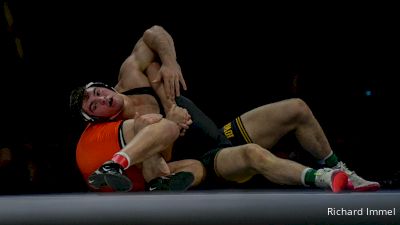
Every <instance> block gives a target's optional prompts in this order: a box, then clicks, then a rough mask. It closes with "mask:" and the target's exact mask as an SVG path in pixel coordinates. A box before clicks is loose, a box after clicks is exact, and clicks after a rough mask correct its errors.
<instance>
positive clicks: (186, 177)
mask: <svg viewBox="0 0 400 225" xmlns="http://www.w3.org/2000/svg"><path fill="white" fill-rule="evenodd" d="M171 179H172V180H171V191H186V190H187V189H189V188H190V187H191V186H192V183H193V181H194V176H193V174H192V173H189V172H179V173H176V175H175V176H174V177H172V178H171Z"/></svg>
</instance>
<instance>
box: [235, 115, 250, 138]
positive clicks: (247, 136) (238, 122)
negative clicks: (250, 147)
mask: <svg viewBox="0 0 400 225" xmlns="http://www.w3.org/2000/svg"><path fill="white" fill-rule="evenodd" d="M235 120H236V124H237V125H238V127H239V131H240V133H241V134H242V136H243V138H244V140H245V141H246V142H247V143H252V141H251V138H250V137H249V135H248V134H247V132H246V129H245V128H244V126H243V123H242V120H241V119H240V117H237V118H236V119H235Z"/></svg>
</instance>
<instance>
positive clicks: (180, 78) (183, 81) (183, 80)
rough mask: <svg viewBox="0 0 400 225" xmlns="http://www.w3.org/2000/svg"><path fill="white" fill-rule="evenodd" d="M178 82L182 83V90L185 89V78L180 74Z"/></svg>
mask: <svg viewBox="0 0 400 225" xmlns="http://www.w3.org/2000/svg"><path fill="white" fill-rule="evenodd" d="M179 82H180V83H181V84H182V87H183V90H185V91H186V90H187V87H186V82H185V79H183V76H182V74H180V75H179Z"/></svg>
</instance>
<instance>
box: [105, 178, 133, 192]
mask: <svg viewBox="0 0 400 225" xmlns="http://www.w3.org/2000/svg"><path fill="white" fill-rule="evenodd" d="M104 180H105V182H106V184H107V185H108V186H109V187H111V189H112V190H113V191H118V192H128V191H130V190H132V187H133V185H132V181H131V180H130V179H129V178H128V177H125V176H123V175H113V174H105V175H104Z"/></svg>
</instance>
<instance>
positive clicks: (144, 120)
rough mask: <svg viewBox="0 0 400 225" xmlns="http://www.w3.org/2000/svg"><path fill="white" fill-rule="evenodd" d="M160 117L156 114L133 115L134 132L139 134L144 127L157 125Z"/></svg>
mask: <svg viewBox="0 0 400 225" xmlns="http://www.w3.org/2000/svg"><path fill="white" fill-rule="evenodd" d="M162 117H163V116H162V115H161V114H158V113H149V114H144V115H140V114H139V113H137V112H136V113H135V118H134V119H135V125H134V128H133V129H134V131H135V133H136V132H139V131H140V130H141V129H143V128H144V127H146V126H148V125H150V124H153V123H157V122H159V121H160V120H161V119H162Z"/></svg>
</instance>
